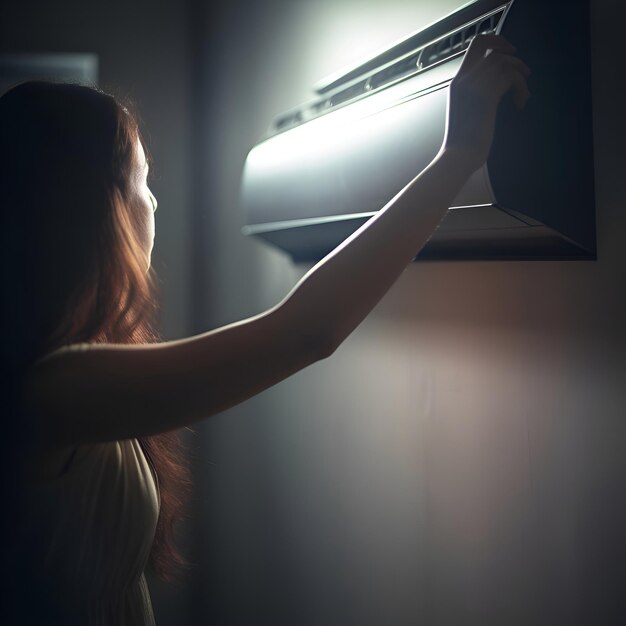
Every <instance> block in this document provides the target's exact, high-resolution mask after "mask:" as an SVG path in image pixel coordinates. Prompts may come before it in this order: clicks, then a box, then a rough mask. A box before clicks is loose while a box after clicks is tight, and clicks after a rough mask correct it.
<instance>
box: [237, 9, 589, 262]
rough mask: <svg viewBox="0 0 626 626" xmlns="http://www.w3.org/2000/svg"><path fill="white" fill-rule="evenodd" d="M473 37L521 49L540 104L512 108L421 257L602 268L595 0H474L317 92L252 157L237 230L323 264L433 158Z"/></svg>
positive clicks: (276, 125) (277, 124)
mask: <svg viewBox="0 0 626 626" xmlns="http://www.w3.org/2000/svg"><path fill="white" fill-rule="evenodd" d="M477 33H498V34H502V35H503V36H504V37H506V38H507V39H508V40H509V41H511V42H512V43H513V44H514V45H515V46H516V48H517V53H518V55H519V56H520V57H521V58H522V59H523V60H524V61H525V62H526V63H527V64H528V65H529V66H530V68H531V70H532V72H533V73H532V75H531V77H530V79H529V86H530V89H531V92H532V97H531V98H530V100H529V101H528V103H527V105H526V107H525V109H524V110H523V111H519V110H517V109H516V107H515V106H514V104H513V101H512V98H511V97H510V96H507V97H505V98H504V99H503V101H502V103H501V105H500V109H499V112H498V117H497V122H496V130H495V137H494V143H493V146H492V150H491V154H490V157H489V159H488V162H487V163H486V164H485V165H484V167H482V168H481V169H480V170H478V171H476V172H475V173H474V174H473V175H472V176H471V177H470V179H469V180H468V181H467V184H466V185H465V187H464V188H463V189H462V190H461V192H460V193H459V194H458V196H457V198H456V199H455V200H454V202H453V203H452V206H451V207H450V208H449V210H448V213H447V214H446V217H445V218H444V219H443V221H442V222H441V224H440V226H439V228H438V229H437V230H436V232H435V233H434V235H433V236H432V238H431V239H430V240H429V242H428V243H427V244H426V246H425V247H424V248H423V249H422V250H421V251H420V253H419V254H418V255H417V257H416V260H422V259H595V258H596V245H595V210H594V182H593V145H592V139H593V137H592V116H591V75H590V74H591V71H590V49H589V39H590V36H589V3H588V0H584V1H583V0H567V1H566V0H561V1H554V0H512V1H509V2H503V1H502V0H500V1H497V0H476V1H475V2H470V3H469V4H466V5H464V6H463V7H461V8H460V9H458V10H457V11H455V12H453V13H451V14H450V15H448V16H446V17H444V18H443V19H441V20H439V21H437V22H435V23H433V24H431V25H430V26H428V27H426V28H424V29H423V30H420V31H419V32H417V33H414V34H412V35H410V36H409V37H407V38H405V39H403V40H402V41H400V42H398V43H396V44H395V45H393V46H391V47H390V48H388V49H386V50H383V51H382V52H380V53H378V54H376V55H374V56H373V57H371V58H369V59H367V60H365V61H364V62H363V63H360V64H358V65H357V66H356V67H352V68H349V69H347V70H344V71H342V72H340V73H338V74H336V75H334V76H331V77H329V78H328V79H326V80H324V81H322V82H320V83H319V84H317V85H316V86H315V88H314V89H315V94H316V95H315V97H314V98H313V99H312V100H311V101H310V102H307V103H305V104H302V105H301V106H298V107H296V108H295V109H292V110H289V111H287V112H286V113H283V114H281V115H278V116H277V117H276V118H275V119H274V121H273V123H272V125H271V127H270V129H269V132H268V134H267V136H266V137H265V138H263V140H262V141H260V143H259V144H258V145H256V146H254V148H253V149H252V150H251V151H250V153H249V154H248V157H247V160H246V163H245V167H244V171H243V176H242V185H241V201H242V205H243V208H244V211H245V216H246V218H245V219H246V223H245V226H244V227H243V228H242V232H243V233H244V234H246V235H253V236H256V237H260V238H261V239H262V240H264V241H266V242H268V243H269V244H272V245H274V246H277V247H278V248H280V249H282V250H284V251H286V252H287V253H289V254H290V255H291V256H292V258H293V259H294V260H295V261H315V260H318V259H320V258H322V257H323V256H324V255H326V254H327V253H328V252H330V251H331V250H333V248H335V247H336V246H337V245H338V244H340V243H341V242H342V241H343V240H344V239H345V238H346V237H348V236H349V235H350V234H351V233H352V232H354V231H355V230H356V229H357V228H359V227H360V226H361V225H362V224H363V223H364V222H366V221H367V220H368V219H369V218H370V217H371V216H373V215H374V214H375V213H376V212H377V211H378V210H380V209H381V208H382V207H383V206H384V205H385V204H386V203H387V202H388V201H389V200H390V199H391V198H392V197H393V196H394V195H395V194H396V193H397V192H398V191H400V189H402V188H403V187H404V186H405V185H406V184H407V183H408V182H409V181H411V180H412V179H413V178H414V177H415V176H416V175H417V174H418V173H419V172H420V171H422V170H423V169H424V168H425V167H426V166H427V165H428V164H429V163H430V162H431V161H432V159H433V158H434V157H435V156H436V154H437V153H438V151H439V149H440V147H441V145H442V142H443V138H444V130H445V120H446V110H447V92H448V86H449V84H450V82H451V81H452V79H453V78H454V76H455V75H456V73H457V71H458V69H459V66H460V65H461V62H462V61H463V57H464V54H465V51H466V49H467V47H468V45H469V42H470V41H471V40H472V38H473V37H474V36H475V35H476V34H477ZM415 210H416V211H419V210H420V207H419V206H416V207H415ZM416 252H417V251H416Z"/></svg>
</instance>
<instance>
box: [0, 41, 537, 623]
mask: <svg viewBox="0 0 626 626" xmlns="http://www.w3.org/2000/svg"><path fill="white" fill-rule="evenodd" d="M489 50H491V52H490V53H489V52H488V51H489ZM528 74H529V70H528V68H527V67H526V66H525V65H524V63H523V62H522V61H520V60H519V59H518V58H516V57H515V56H514V48H513V47H512V46H511V45H510V44H509V43H508V42H506V41H505V40H504V39H503V38H501V37H498V36H495V35H489V36H480V37H477V38H475V39H474V41H473V42H472V43H471V45H470V47H469V49H468V51H467V53H466V56H465V59H464V61H463V64H462V66H461V69H460V70H459V73H458V75H457V77H456V78H455V80H454V81H453V83H452V85H451V88H450V99H449V107H448V124H447V130H446V137H445V140H444V144H443V146H442V149H441V151H440V153H439V154H438V155H437V157H436V158H435V159H434V160H433V162H432V163H431V164H430V165H429V166H428V167H427V168H426V169H425V170H424V171H423V172H422V173H421V174H419V176H417V177H416V178H415V179H414V180H413V181H412V182H411V183H409V184H408V185H407V186H406V187H405V188H404V189H403V190H402V191H401V192H400V193H398V195H397V196H396V197H394V198H393V199H392V200H391V201H390V202H389V203H388V204H387V205H386V206H385V207H384V208H383V209H382V210H381V211H380V212H378V213H377V215H376V216H374V217H372V218H371V219H370V220H369V221H368V222H367V223H366V224H365V225H363V226H362V227H361V228H360V229H359V230H358V231H357V232H355V233H354V234H353V235H352V236H350V237H349V238H348V239H347V240H346V241H345V242H344V243H342V244H341V245H340V246H338V247H337V248H336V250H334V251H333V252H332V253H331V254H329V255H328V256H327V257H326V258H325V259H323V260H322V261H321V262H320V263H318V264H317V265H316V266H315V267H314V268H313V269H312V270H310V271H309V272H308V273H307V274H306V276H304V278H302V280H301V281H300V282H299V283H298V284H297V285H296V286H295V287H294V289H293V290H292V291H291V293H290V294H288V296H287V297H286V298H285V299H284V300H283V301H282V302H280V303H279V304H277V305H276V306H275V307H273V308H272V309H270V310H269V311H267V312H265V313H263V314H260V315H257V316H255V317H252V318H249V319H246V320H242V321H240V322H237V323H235V324H230V325H228V326H226V327H224V328H219V329H216V330H213V331H211V332H208V333H205V334H202V335H198V336H194V337H189V338H186V339H183V340H179V341H166V342H157V341H156V338H155V336H154V333H153V332H152V331H151V330H150V317H151V313H152V308H153V307H152V300H151V298H150V270H149V267H150V255H151V251H152V244H153V237H154V211H155V210H156V200H155V198H154V196H153V195H152V193H151V192H150V190H149V188H148V185H147V175H148V169H149V163H148V160H147V158H146V154H145V150H144V146H143V143H142V140H141V136H140V133H139V130H138V127H137V125H136V123H135V121H134V120H133V118H132V116H131V115H130V113H129V112H128V111H127V110H126V109H124V108H123V107H121V106H120V105H119V104H118V103H117V102H116V101H115V100H114V99H113V98H112V97H111V96H108V95H105V94H102V93H100V92H98V91H95V90H91V89H88V88H85V87H78V86H70V85H55V84H49V83H24V84H22V85H20V86H18V87H16V88H14V89H12V90H11V91H9V92H7V93H6V94H5V95H4V96H2V98H0V125H1V126H0V128H1V134H2V164H1V166H2V167H1V172H0V182H1V186H0V193H1V197H2V220H3V225H2V237H3V243H2V249H3V254H4V259H3V260H4V263H3V267H4V268H5V274H6V275H5V277H4V284H5V285H8V293H9V298H8V301H7V303H6V306H5V310H4V315H5V320H4V321H5V324H4V328H5V329H7V331H6V333H5V334H7V339H6V341H5V343H4V347H3V357H2V358H3V364H2V365H3V369H4V370H5V371H9V372H10V374H9V375H8V381H9V391H10V392H11V393H10V397H9V401H8V406H9V408H10V419H11V423H12V424H13V429H14V432H13V434H14V437H13V438H12V443H11V446H10V448H11V451H12V455H11V454H8V456H7V455H5V457H6V458H8V459H10V462H11V463H15V464H17V466H18V472H17V477H18V479H19V480H18V481H17V482H15V485H16V486H17V488H16V493H15V494H14V495H15V506H16V509H17V512H18V516H17V517H16V519H17V520H19V523H18V524H16V528H15V529H14V530H15V532H16V534H18V535H19V536H20V541H18V542H16V544H15V545H17V546H19V548H17V549H16V550H15V551H14V557H15V558H14V560H15V562H16V563H17V565H16V567H18V569H20V570H21V572H22V575H21V577H19V576H18V577H17V580H16V583H15V592H16V593H15V596H14V597H16V598H22V597H24V593H23V591H24V588H25V586H26V585H32V586H33V587H32V588H33V589H36V593H37V594H39V595H38V596H37V597H38V598H39V600H38V602H39V603H40V604H41V606H43V607H45V615H46V623H55V622H54V621H53V616H58V617H54V619H58V620H59V622H58V623H65V624H68V623H74V622H75V623H90V624H117V625H121V624H152V623H153V616H152V610H151V604H150V596H149V593H148V589H147V586H146V583H145V578H144V567H145V565H146V562H147V560H148V557H149V556H150V563H151V564H152V566H153V568H154V569H155V570H156V572H157V573H158V574H159V575H161V577H163V578H164V579H166V580H168V579H171V578H172V577H173V573H174V566H176V565H177V564H179V563H180V562H181V560H180V557H179V556H178V554H177V552H176V550H175V547H174V544H173V527H172V525H173V520H174V519H175V517H176V515H177V513H178V511H179V509H180V506H181V498H180V496H179V494H180V493H181V486H182V487H183V489H182V493H183V494H184V491H185V489H184V487H188V475H187V470H186V468H185V466H184V464H183V463H182V462H181V461H180V460H179V458H178V450H177V446H178V444H177V439H176V436H175V433H174V431H176V430H177V429H180V428H181V427H184V426H188V425H191V424H193V423H194V422H196V421H198V420H200V419H203V418H206V417H208V416H210V415H213V414H215V413H218V412H220V411H223V410H225V409H227V408H229V407H231V406H233V405H235V404H237V403H239V402H242V401H243V400H246V399H247V398H250V397H251V396H253V395H255V394H257V393H259V392H260V391H262V390H264V389H267V388H268V387H270V386H272V385H274V384H276V383H278V382H279V381H281V380H283V379H285V378H286V377H288V376H290V375H291V374H293V373H295V372H297V371H299V370H301V369H302V368H304V367H306V366H307V365H310V364H312V363H314V362H316V361H319V360H322V359H325V358H327V357H328V356H330V355H331V354H332V353H333V351H334V350H335V349H336V348H337V347H338V346H339V345H340V344H341V342H342V341H343V340H344V339H345V338H346V337H347V336H348V335H349V334H350V333H351V332H352V330H354V328H355V327H356V326H357V325H358V324H359V323H360V322H361V321H362V320H363V318H364V317H365V316H366V315H367V314H368V312H369V311H370V310H371V309H372V308H373V307H374V306H375V304H376V303H377V302H378V301H379V300H380V298H381V297H382V296H383V295H384V294H385V292H386V291H387V290H388V289H389V288H390V287H391V285H392V284H393V283H394V281H395V280H396V279H397V278H398V276H399V275H400V274H401V273H402V271H403V270H404V269H405V268H406V266H407V265H408V263H409V262H411V261H412V259H413V258H414V257H415V256H416V254H417V253H418V252H419V250H420V248H421V247H422V246H423V245H424V244H425V243H426V241H427V240H428V238H429V237H430V236H431V234H432V233H433V231H434V230H435V228H436V227H437V225H438V223H439V222H440V221H441V219H442V218H443V217H444V215H445V213H446V210H447V207H448V206H449V205H450V204H451V202H452V200H453V199H454V197H455V196H456V195H457V193H458V192H459V190H460V189H461V187H462V186H463V184H464V183H465V181H466V180H467V178H468V177H469V176H470V174H471V173H472V172H473V171H475V170H476V169H477V168H479V167H480V166H481V165H482V164H483V163H484V162H485V160H486V158H487V156H488V153H489V148H490V145H491V141H492V135H493V128H494V120H495V115H496V111H497V107H498V103H499V101H500V99H501V97H502V96H503V94H504V93H506V92H507V91H509V90H512V91H513V92H514V96H515V98H516V101H517V103H518V105H519V106H520V107H521V106H523V104H524V103H525V100H526V99H527V97H528V95H529V94H528V89H527V85H526V79H527V77H528ZM8 267H12V268H18V270H19V271H13V270H11V271H8V272H7V271H6V268H8ZM17 531H20V532H19V533H18V532H17ZM20 564H21V568H20ZM26 608H27V607H25V606H21V607H20V611H21V612H22V613H20V615H23V612H24V611H26ZM35 613H36V611H35ZM41 614H44V613H41ZM38 615H39V614H38ZM72 620H73V621H72ZM16 623H17V622H16ZM21 623H25V622H24V620H22V622H21Z"/></svg>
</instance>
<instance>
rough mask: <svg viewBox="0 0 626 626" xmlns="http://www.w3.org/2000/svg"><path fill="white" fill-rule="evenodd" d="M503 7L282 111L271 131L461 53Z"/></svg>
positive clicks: (496, 22)
mask: <svg viewBox="0 0 626 626" xmlns="http://www.w3.org/2000/svg"><path fill="white" fill-rule="evenodd" d="M506 8H507V7H506V6H502V7H500V8H499V9H497V10H495V11H493V12H492V13H490V14H488V15H482V16H480V17H478V18H477V19H475V20H473V21H471V22H470V23H466V24H464V25H463V26H462V27H460V28H457V29H455V30H454V31H452V32H449V33H447V34H446V35H444V36H443V37H440V38H438V39H436V40H435V41H431V42H430V43H428V44H427V45H425V46H421V47H420V48H418V49H417V50H414V51H413V52H410V53H409V54H407V55H404V56H403V57H402V58H401V59H399V60H396V61H393V62H391V63H389V64H387V65H386V66H383V67H382V68H381V67H379V68H377V69H376V70H373V71H371V72H370V73H369V75H365V76H361V77H360V78H358V79H357V80H356V81H354V82H352V83H350V84H349V85H348V86H347V87H346V86H344V87H342V88H341V89H339V90H337V91H335V92H334V93H332V92H331V93H329V94H328V95H327V96H325V97H324V98H323V99H321V100H318V101H316V102H313V103H309V104H308V106H306V108H304V109H302V110H300V111H297V112H295V113H294V112H291V113H289V114H283V115H282V116H280V117H279V118H277V119H276V120H275V121H274V122H273V124H272V127H271V130H270V132H272V133H279V132H283V131H286V130H289V129H290V128H293V127H294V126H297V125H299V124H302V123H303V122H306V121H309V120H310V119H313V118H314V117H318V116H319V115H323V114H325V113H328V112H330V111H332V110H333V109H334V108H335V107H338V106H340V105H344V104H347V103H349V102H351V101H353V100H356V99H359V98H362V97H364V96H366V95H368V94H370V93H372V92H375V91H377V90H380V89H383V88H385V87H388V86H390V85H392V84H395V83H397V82H399V81H401V80H404V79H406V78H408V77H410V76H413V75H415V74H417V73H419V72H423V71H425V70H427V69H429V68H431V67H433V66H435V65H438V64H440V63H444V62H445V61H448V60H450V59H452V58H454V57H456V56H457V55H459V54H462V53H463V52H465V50H467V48H468V46H469V44H470V42H471V41H472V39H473V38H474V37H475V36H476V35H478V34H488V33H495V32H496V31H497V29H498V27H499V26H500V25H501V21H502V19H503V17H504V15H505V13H506Z"/></svg>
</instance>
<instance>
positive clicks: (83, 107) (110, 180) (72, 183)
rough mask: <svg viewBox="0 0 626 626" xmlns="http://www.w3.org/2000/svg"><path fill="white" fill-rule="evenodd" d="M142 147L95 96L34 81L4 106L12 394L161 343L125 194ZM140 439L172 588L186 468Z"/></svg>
mask: <svg viewBox="0 0 626 626" xmlns="http://www.w3.org/2000/svg"><path fill="white" fill-rule="evenodd" d="M138 139H139V140H140V141H141V134H140V130H139V127H138V124H137V122H136V120H135V117H134V116H133V115H132V114H131V113H130V111H129V107H127V106H122V104H120V102H118V100H116V99H115V98H114V97H113V96H111V95H109V94H105V93H103V92H101V91H99V90H96V89H92V88H89V87H85V86H79V85H71V84H59V83H49V82H42V81H29V82H26V83H22V84H20V85H18V86H17V87H14V88H13V89H11V90H9V91H8V92H6V93H5V94H4V95H3V96H2V97H0V140H1V142H2V147H1V149H0V159H1V161H0V198H1V201H2V224H1V227H0V230H1V236H2V243H1V245H2V251H1V254H2V263H3V287H4V289H5V293H8V294H9V297H8V298H5V303H4V305H3V308H2V315H3V329H5V332H4V341H3V349H2V361H3V362H2V364H1V365H2V367H3V370H5V371H7V368H8V369H9V370H10V371H11V372H12V377H13V378H14V382H15V383H16V384H17V383H19V379H20V377H21V376H22V375H23V374H24V372H25V371H26V370H27V369H28V367H29V366H30V365H32V363H33V362H34V361H35V360H36V359H37V358H39V357H41V356H43V355H45V354H47V353H49V352H51V351H52V350H55V349H57V348H59V347H61V346H64V345H69V344H72V343H78V342H88V343H103V342H109V343H145V342H154V341H157V340H158V336H157V333H156V332H155V330H154V327H153V323H154V316H155V313H156V306H155V298H154V295H153V294H154V283H155V280H154V276H153V274H152V270H150V271H149V272H146V261H147V259H146V253H145V251H144V250H143V248H142V246H141V244H140V241H139V236H138V233H139V228H140V225H139V221H140V219H141V217H140V215H139V211H138V209H137V207H136V206H134V203H133V201H132V194H131V193H130V177H131V173H132V168H133V162H134V159H135V149H136V148H135V147H136V142H137V140H138ZM142 143H143V141H142ZM7 267H8V268H11V269H10V270H9V271H6V268H7ZM7 290H8V291H7ZM6 329H10V331H9V332H6ZM14 405H15V403H14ZM14 408H15V406H14ZM139 441H140V443H141V445H142V447H143V449H144V451H145V452H146V453H147V455H148V457H149V459H150V460H151V461H152V463H153V465H154V467H155V470H156V473H157V477H158V481H159V488H160V497H161V509H160V514H159V519H158V523H157V528H156V533H155V537H154V542H153V545H152V550H151V553H150V559H149V564H150V566H151V567H152V569H153V570H154V571H155V573H156V574H157V575H158V576H159V577H160V578H161V579H163V580H165V581H168V582H176V581H179V580H180V578H181V574H182V573H183V569H184V568H185V567H186V566H187V565H188V563H187V562H186V561H185V559H184V558H183V557H182V555H181V554H180V552H179V551H178V549H177V547H176V541H175V530H176V523H177V521H178V520H179V519H181V515H182V513H183V511H184V508H185V506H186V504H187V501H188V497H189V495H190V492H191V475H190V471H189V465H188V460H187V458H186V455H185V454H184V452H185V450H184V447H183V444H182V442H181V440H180V439H179V435H178V433H177V432H176V431H172V432H167V433H163V434H159V435H155V436H151V437H142V438H140V439H139Z"/></svg>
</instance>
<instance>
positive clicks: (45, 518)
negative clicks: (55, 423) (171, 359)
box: [27, 439, 160, 626]
mask: <svg viewBox="0 0 626 626" xmlns="http://www.w3.org/2000/svg"><path fill="white" fill-rule="evenodd" d="M159 508H160V495H159V488H158V480H157V476H156V473H155V472H154V469H153V466H152V464H151V462H150V460H149V459H148V457H147V455H146V454H144V451H143V449H142V447H141V445H140V443H139V441H138V440H137V439H127V440H123V441H112V442H105V443H97V444H83V445H80V446H78V448H77V449H76V453H75V454H74V456H73V458H72V459H71V462H70V463H69V467H68V469H66V470H65V471H64V472H63V473H62V474H61V475H60V476H58V477H56V478H54V479H52V480H48V481H45V482H40V483H38V484H37V485H35V486H33V487H32V489H29V508H28V510H29V513H28V516H27V520H28V537H29V538H31V539H32V540H33V542H35V543H34V545H36V546H37V554H40V555H41V564H40V565H41V568H42V569H41V575H42V577H43V578H44V579H45V581H46V585H49V586H50V589H51V594H52V595H53V597H54V598H55V602H57V601H58V603H59V606H60V607H61V609H60V610H61V611H62V612H63V614H67V616H68V620H69V619H70V618H71V619H74V620H76V621H77V623H84V624H89V626H105V625H106V626H113V625H115V626H130V625H131V624H132V625H133V626H150V625H154V615H153V612H152V603H151V600H150V593H149V591H148V586H147V584H146V579H145V575H144V568H145V565H146V562H147V560H148V556H149V554H150V549H151V546H152V541H153V538H154V532H155V529H156V524H157V520H158V515H159Z"/></svg>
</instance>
